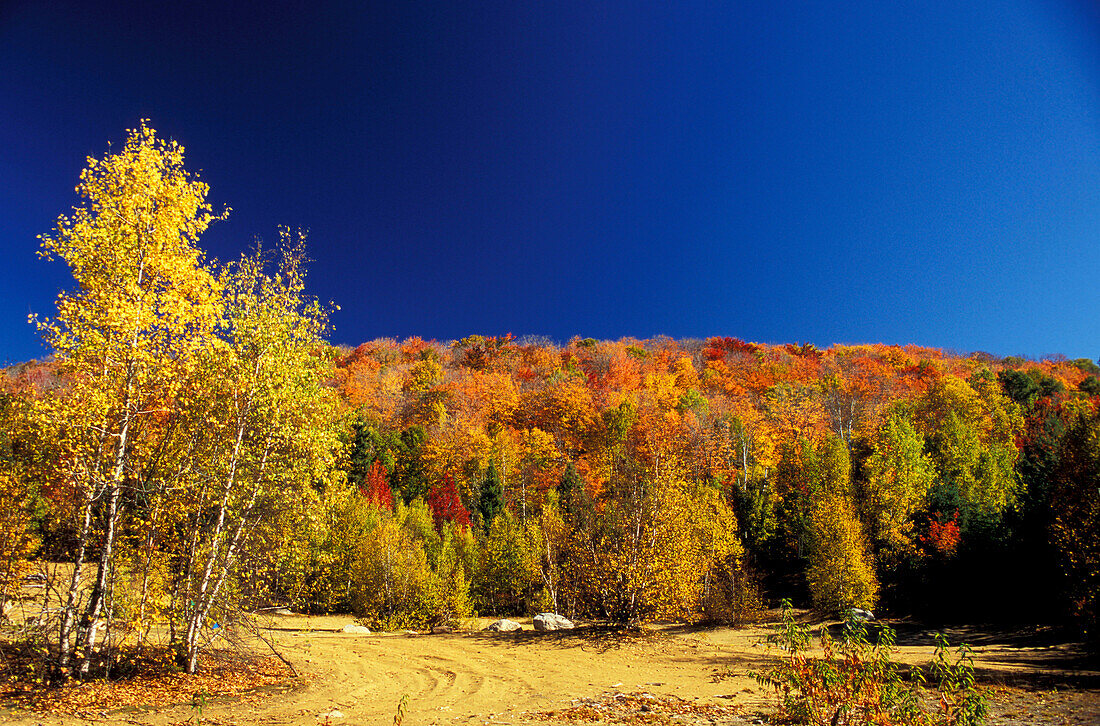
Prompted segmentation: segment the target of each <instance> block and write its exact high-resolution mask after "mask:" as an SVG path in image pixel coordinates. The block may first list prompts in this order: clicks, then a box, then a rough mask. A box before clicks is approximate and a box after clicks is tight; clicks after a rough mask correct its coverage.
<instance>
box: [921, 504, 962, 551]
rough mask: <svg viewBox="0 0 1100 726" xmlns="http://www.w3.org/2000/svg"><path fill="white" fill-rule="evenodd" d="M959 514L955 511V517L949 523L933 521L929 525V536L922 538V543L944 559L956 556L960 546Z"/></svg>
mask: <svg viewBox="0 0 1100 726" xmlns="http://www.w3.org/2000/svg"><path fill="white" fill-rule="evenodd" d="M959 536H960V535H959V512H958V510H955V516H954V517H952V518H951V520H949V521H947V522H937V521H936V520H934V519H933V520H932V521H931V522H929V523H928V534H926V535H924V536H922V537H921V538H920V540H921V543H922V544H923V545H925V546H926V547H929V548H932V549H934V550H936V551H937V552H939V553H940V554H941V555H943V556H944V557H950V556H951V555H953V554H955V549H956V548H957V547H958V546H959Z"/></svg>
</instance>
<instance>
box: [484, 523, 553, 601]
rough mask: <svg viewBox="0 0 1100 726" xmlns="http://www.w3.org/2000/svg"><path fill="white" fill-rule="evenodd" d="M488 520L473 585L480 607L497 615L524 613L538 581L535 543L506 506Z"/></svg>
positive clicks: (537, 556)
mask: <svg viewBox="0 0 1100 726" xmlns="http://www.w3.org/2000/svg"><path fill="white" fill-rule="evenodd" d="M489 522H490V524H489V531H488V533H487V534H486V535H485V538H484V540H482V545H481V552H480V558H479V563H478V568H477V572H476V575H475V579H474V587H473V589H474V592H475V593H476V595H477V600H478V604H479V606H480V607H479V609H480V610H481V611H483V612H492V613H494V614H500V615H508V614H513V615H514V614H520V613H523V612H526V610H527V604H528V602H529V600H530V598H531V597H532V596H533V594H534V592H535V589H536V587H537V585H538V584H539V583H540V582H541V575H540V572H539V564H540V563H539V548H538V546H537V543H536V542H533V541H532V540H531V538H530V537H529V536H528V533H527V531H526V530H525V529H524V528H523V526H521V525H520V523H519V522H517V521H516V519H515V517H513V516H512V513H511V512H509V511H508V510H507V509H502V510H500V513H499V514H498V515H496V516H495V517H493V518H492V519H491V520H489Z"/></svg>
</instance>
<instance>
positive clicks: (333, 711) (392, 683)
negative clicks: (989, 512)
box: [0, 613, 1100, 726]
mask: <svg viewBox="0 0 1100 726" xmlns="http://www.w3.org/2000/svg"><path fill="white" fill-rule="evenodd" d="M772 615H775V613H772ZM351 622H352V621H351V619H350V618H348V617H346V616H343V617H338V616H326V617H310V616H304V615H285V616H274V617H272V618H270V620H269V621H268V623H267V625H268V626H269V628H270V629H269V630H268V633H270V634H271V635H273V636H274V637H275V639H276V641H277V643H278V647H279V649H280V651H281V652H282V653H284V655H285V656H286V657H287V658H288V659H289V660H290V661H291V662H293V663H294V665H295V667H296V668H297V669H298V671H299V672H300V673H301V676H302V677H301V678H298V679H294V678H290V677H289V676H287V677H286V678H285V679H283V680H281V681H280V682H279V683H275V684H271V685H267V686H264V687H262V688H259V689H256V690H253V691H251V692H249V693H246V694H244V695H241V696H221V697H214V698H210V699H209V700H207V701H206V702H205V704H204V705H203V706H202V707H201V709H200V708H199V707H198V706H197V705H192V703H191V699H190V698H185V699H180V698H178V692H177V697H176V698H175V699H174V700H175V702H166V701H165V700H161V701H159V702H157V703H155V704H152V705H144V706H121V707H120V706H118V705H117V703H119V702H120V701H116V702H115V704H114V705H106V704H102V703H101V704H99V705H93V706H90V707H89V706H73V705H71V703H70V704H69V705H68V706H67V707H66V706H65V704H64V703H63V704H62V706H61V707H59V708H53V709H51V710H47V711H26V710H20V709H17V708H15V707H13V705H12V704H10V703H9V704H2V703H0V722H2V723H10V724H17V725H19V726H31V725H32V724H33V725H38V724H42V725H44V726H60V725H62V724H66V725H69V724H71V725H74V726H75V724H85V723H104V724H159V725H164V726H169V725H174V724H185V723H191V724H194V723H198V722H201V723H204V724H269V725H278V724H286V725H292V724H310V725H313V724H324V723H329V724H333V725H339V724H347V725H348V726H352V725H355V724H389V723H392V722H393V719H394V715H395V713H396V712H397V710H398V704H399V702H400V701H401V700H402V696H404V695H406V694H407V696H408V698H407V712H406V714H405V717H404V724H405V726H429V725H436V726H444V725H446V724H459V725H465V724H471V725H472V724H478V725H479V726H484V725H485V724H535V723H541V724H545V723H553V722H570V723H597V722H599V723H604V724H612V723H626V724H665V723H667V724H687V725H693V724H697V725H699V726H704V725H709V724H753V723H761V719H762V718H763V717H764V715H765V714H766V713H769V712H770V711H771V710H772V708H773V706H774V700H773V697H772V695H771V694H770V693H769V692H768V691H766V690H765V689H764V688H763V687H762V686H760V685H759V684H757V683H756V682H755V681H754V680H753V679H752V677H751V676H750V672H751V671H753V670H758V669H761V668H763V667H765V666H766V664H767V662H768V660H769V659H770V658H771V657H773V656H774V655H775V654H776V651H775V650H774V649H773V650H769V649H768V648H767V646H765V645H764V644H763V641H764V639H765V638H766V636H767V634H768V633H769V632H770V631H769V629H768V628H767V627H766V626H765V625H760V626H752V627H745V628H700V627H684V626H676V625H668V626H660V627H654V628H651V629H648V630H645V631H642V632H639V633H635V634H629V633H627V634H624V633H619V632H612V631H606V630H601V629H597V628H579V629H577V630H573V631H561V632H558V633H535V632H533V631H532V630H531V621H530V619H526V620H520V621H519V622H521V623H523V625H524V628H525V630H524V631H522V632H519V633H489V632H484V631H481V630H471V631H461V632H455V633H448V634H440V635H427V634H422V635H406V634H373V635H361V634H349V633H342V632H340V629H341V628H342V627H343V626H344V625H347V624H349V623H351ZM488 622H489V621H488V620H484V619H483V620H481V621H476V622H474V623H472V624H471V625H472V627H474V628H480V627H484V625H485V624H486V623H488ZM893 625H894V626H895V627H896V628H897V630H898V640H899V647H898V653H897V654H898V657H899V658H900V659H901V660H903V661H905V662H909V663H927V662H928V661H929V660H930V659H931V655H932V652H933V647H934V642H933V639H932V633H931V632H930V631H927V630H924V629H921V628H920V627H917V626H914V625H912V624H909V623H906V622H900V623H893ZM947 634H948V636H949V638H950V639H951V642H952V643H958V642H961V641H965V642H968V643H970V644H971V645H972V646H974V649H975V659H976V660H975V667H976V669H977V671H978V675H979V679H980V681H981V682H982V683H983V684H985V685H987V686H990V687H991V688H992V692H991V696H992V702H993V713H992V716H991V717H990V719H989V721H988V723H990V724H1011V725H1013V726H1016V725H1021V726H1022V725H1023V724H1091V723H1100V671H1097V670H1094V668H1095V665H1094V664H1091V663H1090V661H1089V660H1088V659H1087V658H1086V656H1085V654H1084V653H1083V651H1082V650H1081V648H1080V647H1079V645H1077V644H1075V643H1072V642H1068V641H1066V640H1065V639H1064V638H1061V637H1059V634H1058V632H1057V631H1056V630H1055V629H1053V628H1033V629H1029V630H1026V631H1025V630H1020V629H1016V630H998V629H995V628H976V627H967V628H954V629H948V630H947ZM280 668H281V666H280ZM181 678H187V677H186V676H183V677H181ZM206 682H207V683H208V682H210V681H209V679H208V680H207V681H206ZM196 683H198V681H196ZM185 687H186V686H185ZM78 700H79V699H75V701H78ZM169 700H171V699H169Z"/></svg>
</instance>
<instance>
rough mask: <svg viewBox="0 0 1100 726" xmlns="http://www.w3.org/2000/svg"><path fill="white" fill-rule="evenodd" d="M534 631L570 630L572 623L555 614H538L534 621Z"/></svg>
mask: <svg viewBox="0 0 1100 726" xmlns="http://www.w3.org/2000/svg"><path fill="white" fill-rule="evenodd" d="M534 624H535V630H541V631H546V630H572V629H573V622H572V621H571V620H569V619H568V618H564V617H562V616H561V615H558V614H557V613H539V614H538V615H536V616H535V619H534Z"/></svg>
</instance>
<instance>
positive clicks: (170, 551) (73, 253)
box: [0, 126, 1100, 678]
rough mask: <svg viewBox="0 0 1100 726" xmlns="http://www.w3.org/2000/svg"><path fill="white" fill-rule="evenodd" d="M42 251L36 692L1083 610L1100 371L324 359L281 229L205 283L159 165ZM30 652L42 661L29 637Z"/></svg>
mask: <svg viewBox="0 0 1100 726" xmlns="http://www.w3.org/2000/svg"><path fill="white" fill-rule="evenodd" d="M78 191H79V192H80V193H81V195H82V197H83V198H84V200H85V202H86V203H85V206H83V207H81V208H78V209H77V210H75V211H74V214H73V215H72V217H62V218H60V219H59V220H58V223H57V227H56V230H55V231H54V232H53V233H52V234H51V235H47V236H43V238H42V247H43V253H44V255H45V256H47V257H51V258H57V259H60V260H63V261H64V262H65V263H66V264H67V265H68V266H69V268H70V270H71V271H72V274H73V276H74V278H75V281H76V283H77V285H76V287H75V289H74V290H73V291H70V292H63V293H62V294H61V295H60V296H59V298H58V306H57V313H56V316H54V317H52V318H48V319H47V318H43V319H41V320H37V321H36V322H37V324H38V327H39V330H40V331H41V333H42V335H43V337H44V339H45V340H46V342H47V343H48V344H49V346H50V347H51V349H52V350H53V352H54V354H53V357H52V358H51V359H50V360H48V361H45V362H31V363H27V364H24V365H21V366H16V367H14V368H10V369H8V370H6V371H5V372H4V374H3V376H2V379H0V386H2V390H0V601H3V602H4V603H5V606H6V607H9V606H11V604H12V603H15V602H17V601H18V600H19V595H20V592H21V588H22V584H23V582H24V579H23V578H24V577H25V576H26V575H28V574H30V573H34V572H36V571H37V572H38V573H39V574H41V575H42V578H44V579H43V581H44V582H45V584H46V587H47V592H48V593H49V597H50V598H51V600H50V601H49V607H45V606H42V610H41V612H39V613H31V614H29V615H27V616H26V617H24V619H23V620H22V621H21V622H23V623H24V624H25V626H26V627H30V628H31V629H30V630H29V631H27V632H26V633H24V635H25V636H26V638H27V639H28V640H27V642H32V643H38V644H44V645H42V651H41V652H42V654H43V656H42V660H43V662H44V664H45V665H46V666H48V668H49V670H50V672H51V673H52V674H53V675H54V677H56V678H63V677H67V676H69V675H74V674H75V675H79V676H81V677H85V676H90V675H93V674H95V673H102V672H105V671H109V670H110V669H111V668H112V667H114V666H115V664H116V663H117V660H118V657H119V654H120V653H121V652H124V650H125V648H127V647H128V646H130V645H137V646H141V645H142V644H144V643H146V642H148V641H149V640H150V639H154V638H157V639H163V640H164V641H165V642H166V643H167V644H168V645H169V646H170V647H171V649H172V651H173V652H174V656H175V659H176V660H177V662H178V663H179V664H180V665H181V666H182V667H185V668H186V669H187V670H189V671H193V670H194V669H195V668H196V664H197V662H198V658H199V656H200V653H201V651H203V650H204V649H206V648H208V647H211V646H212V645H214V644H216V643H217V642H218V641H219V639H220V638H223V637H226V631H227V629H226V628H222V627H221V624H223V623H229V622H234V621H235V619H236V617H237V614H238V613H241V612H245V611H251V610H254V609H256V608H261V607H268V606H289V607H292V608H297V609H302V610H306V611H311V612H331V611H341V612H351V613H355V614H357V615H359V616H361V617H362V618H364V620H365V621H366V622H368V623H369V624H371V625H374V626H382V627H402V626H407V627H426V626H430V625H433V624H439V623H446V622H450V621H456V620H461V619H462V618H464V617H467V616H469V615H471V614H472V613H474V612H475V611H476V612H479V613H482V614H489V613H494V614H510V613H523V612H531V611H544V610H550V611H555V612H560V613H564V614H567V615H570V616H579V617H585V618H593V619H600V620H607V621H612V622H617V623H638V622H641V621H645V620H650V619H654V618H680V619H685V620H702V619H706V620H713V621H724V622H737V621H741V620H744V619H748V618H751V617H753V615H754V613H755V612H756V611H757V610H758V609H759V608H760V607H761V606H762V605H765V604H771V603H774V602H776V601H777V600H778V599H779V598H781V597H791V598H794V599H795V600H796V601H797V602H801V603H805V604H808V605H812V606H813V607H815V608H817V609H818V610H820V611H821V612H822V613H826V614H831V613H836V612H839V611H843V610H845V609H848V608H851V607H875V608H879V609H883V608H884V609H886V610H887V611H889V612H892V613H897V614H906V613H917V614H920V615H923V616H925V617H933V618H935V617H940V618H947V619H955V620H962V619H974V618H976V619H981V620H983V621H984V620H991V619H997V618H1018V619H1027V620H1036V619H1042V620H1050V619H1060V618H1069V617H1072V618H1076V619H1077V622H1079V623H1080V624H1081V625H1082V627H1083V628H1085V629H1086V630H1087V631H1089V632H1090V633H1091V628H1092V625H1093V623H1094V622H1095V620H1096V617H1097V597H1098V594H1100V588H1098V587H1097V583H1096V573H1097V572H1100V537H1098V534H1100V532H1098V516H1100V488H1098V483H1100V412H1098V403H1100V377H1098V374H1100V367H1098V366H1097V365H1096V364H1095V363H1093V362H1092V361H1090V360H1087V359H1080V360H1072V361H1071V360H1065V359H1062V358H1056V357H1055V358H1047V359H1044V360H1041V361H1033V360H1024V359H1021V358H997V357H994V356H991V355H987V354H971V355H957V354H950V353H946V352H944V351H939V350H934V349H927V348H917V347H913V346H902V347H899V346H887V345H864V346H834V347H831V348H829V349H825V350H821V349H818V348H816V347H814V346H812V345H795V344H788V345H764V344H757V343H750V342H745V341H742V340H739V339H736V338H728V337H714V338H709V339H707V340H705V341H698V340H693V341H676V340H671V339H666V338H658V339H650V340H634V339H623V340H620V341H600V340H593V339H590V338H575V339H573V340H571V341H569V342H568V343H566V344H564V345H559V344H555V343H552V342H550V341H546V340H540V339H531V338H524V339H515V338H513V337H512V336H511V335H503V336H498V337H483V336H479V335H472V336H470V337H467V338H464V339H462V340H459V341H454V342H436V341H424V340H421V339H419V338H411V339H408V340H405V341H403V342H398V341H394V340H376V341H372V342H369V343H364V344H362V345H360V346H358V347H356V348H354V349H352V348H336V347H333V346H332V345H331V344H330V343H328V342H327V341H326V337H327V336H328V334H329V332H330V329H329V327H328V323H327V313H328V311H327V309H326V308H325V307H324V306H322V305H319V304H318V303H317V302H316V301H315V300H314V299H313V298H311V297H309V296H308V295H307V294H306V292H305V291H306V283H305V279H306V278H305V274H306V269H305V259H306V250H305V246H304V245H305V243H304V240H303V238H302V237H301V236H300V235H296V234H293V233H291V232H289V231H286V230H284V231H283V232H282V234H281V235H280V240H279V243H278V244H276V245H274V246H273V249H271V250H265V249H264V248H263V247H262V246H257V247H256V248H255V249H254V250H253V251H252V252H249V253H248V254H245V255H243V256H242V257H241V258H240V259H239V260H237V261H234V262H232V263H228V264H218V263H214V262H211V261H208V260H206V259H205V257H204V255H203V253H202V250H201V248H200V247H199V246H198V244H197V241H198V238H199V236H200V235H201V233H202V232H203V231H204V230H205V229H206V227H207V225H209V224H210V223H212V222H215V221H217V220H218V219H219V218H221V216H224V213H223V214H222V215H218V214H215V213H214V212H213V211H212V210H211V208H210V206H209V205H208V204H207V203H206V194H207V188H206V186H205V184H202V183H201V182H199V181H198V180H197V179H196V178H194V177H192V176H191V175H190V174H188V172H186V170H185V169H184V168H183V156H182V148H181V147H179V146H178V145H177V144H175V143H171V142H164V141H161V140H160V139H158V138H157V137H156V134H155V132H154V131H152V130H151V129H148V128H146V127H145V126H142V127H141V128H140V129H137V130H134V131H132V132H131V135H130V137H129V139H128V141H127V144H126V146H125V147H124V148H123V149H122V150H121V151H119V152H118V153H116V154H113V155H108V156H106V157H105V158H104V159H102V160H96V159H90V160H89V165H88V168H87V169H86V170H85V172H84V174H83V175H82V177H81V184H80V186H79V187H78ZM35 647H38V646H35Z"/></svg>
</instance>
